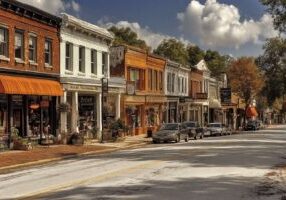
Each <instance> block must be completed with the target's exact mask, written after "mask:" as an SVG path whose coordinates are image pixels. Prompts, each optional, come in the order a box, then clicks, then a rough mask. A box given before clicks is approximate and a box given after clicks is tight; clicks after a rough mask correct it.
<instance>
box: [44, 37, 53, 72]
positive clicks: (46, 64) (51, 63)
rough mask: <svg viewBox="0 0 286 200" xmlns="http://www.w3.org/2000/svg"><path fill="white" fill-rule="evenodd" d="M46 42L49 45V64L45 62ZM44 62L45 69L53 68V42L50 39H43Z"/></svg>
mask: <svg viewBox="0 0 286 200" xmlns="http://www.w3.org/2000/svg"><path fill="white" fill-rule="evenodd" d="M46 42H48V43H49V44H50V54H49V63H47V62H46V53H47V52H46ZM44 55H45V57H44V59H45V60H44V61H45V67H52V66H53V40H52V39H50V38H45V43H44Z"/></svg>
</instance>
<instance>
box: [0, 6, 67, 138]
mask: <svg viewBox="0 0 286 200" xmlns="http://www.w3.org/2000/svg"><path fill="white" fill-rule="evenodd" d="M0 11H1V12H0V138H7V136H8V139H10V138H11V134H13V133H11V132H13V131H14V132H16V133H17V134H19V135H20V136H22V137H35V138H38V139H39V140H40V139H42V138H43V137H47V135H48V134H54V135H55V134H56V128H57V124H56V121H57V119H56V117H57V116H56V102H57V96H61V95H62V89H61V86H60V84H59V73H60V68H59V67H60V57H59V55H60V51H59V49H60V45H59V27H60V23H61V20H60V18H57V17H55V16H53V15H50V14H48V13H46V12H43V11H41V10H39V9H37V8H34V7H32V6H28V5H26V4H23V3H20V2H17V1H10V0H1V1H0ZM11 130H13V131H11ZM5 136H6V137H5ZM9 141H10V140H9ZM9 144H10V143H9Z"/></svg>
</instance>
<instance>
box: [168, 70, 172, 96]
mask: <svg viewBox="0 0 286 200" xmlns="http://www.w3.org/2000/svg"><path fill="white" fill-rule="evenodd" d="M171 81H172V74H171V73H168V75H167V91H168V92H172V83H171Z"/></svg>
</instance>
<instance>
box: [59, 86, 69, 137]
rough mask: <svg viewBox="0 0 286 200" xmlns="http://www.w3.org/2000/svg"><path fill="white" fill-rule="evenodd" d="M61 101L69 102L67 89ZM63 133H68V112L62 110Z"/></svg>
mask: <svg viewBox="0 0 286 200" xmlns="http://www.w3.org/2000/svg"><path fill="white" fill-rule="evenodd" d="M60 99H61V103H64V104H66V103H67V91H64V95H63V96H61V97H60ZM60 124H61V131H60V132H61V133H62V132H63V133H67V131H68V130H67V112H61V122H60Z"/></svg>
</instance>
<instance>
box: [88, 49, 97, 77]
mask: <svg viewBox="0 0 286 200" xmlns="http://www.w3.org/2000/svg"><path fill="white" fill-rule="evenodd" d="M90 67H91V73H92V74H97V51H96V50H94V49H92V50H91V52H90Z"/></svg>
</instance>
